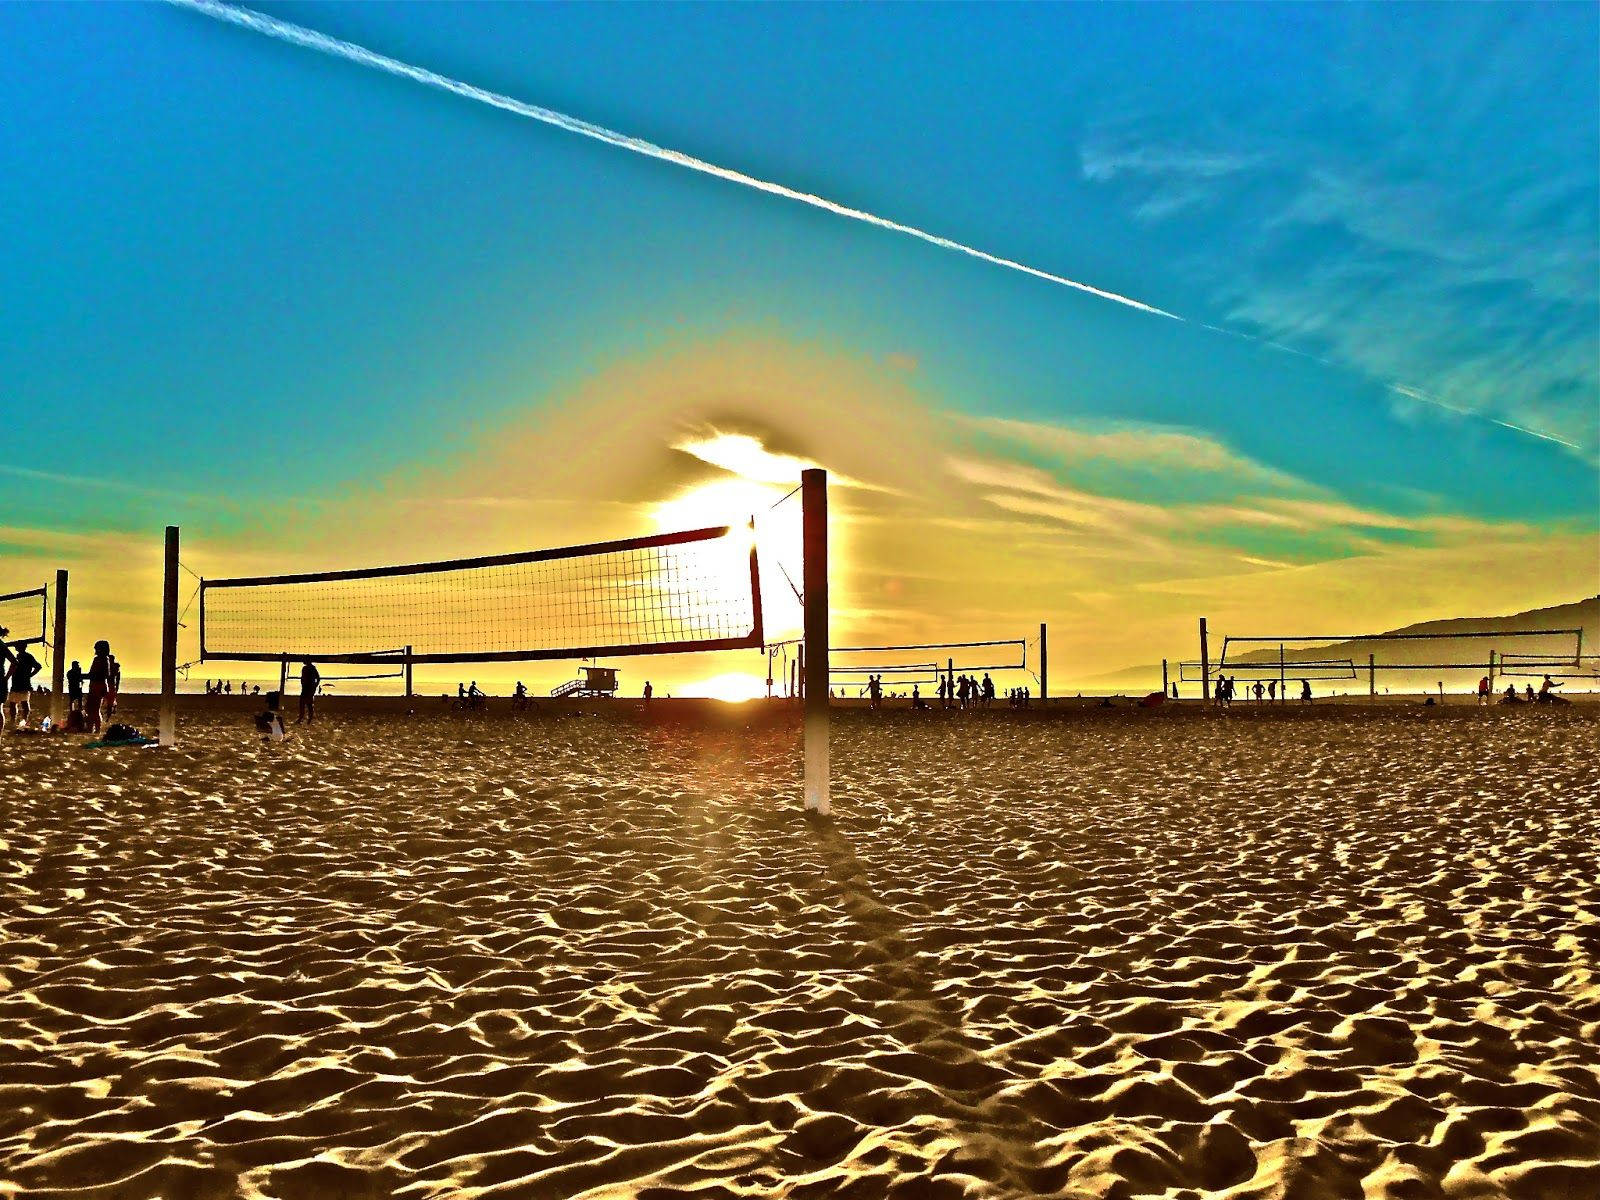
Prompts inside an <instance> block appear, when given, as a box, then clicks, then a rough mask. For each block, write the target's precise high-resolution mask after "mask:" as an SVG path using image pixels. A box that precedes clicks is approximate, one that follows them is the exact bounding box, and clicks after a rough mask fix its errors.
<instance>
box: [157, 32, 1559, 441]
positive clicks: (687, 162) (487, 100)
mask: <svg viewBox="0 0 1600 1200" xmlns="http://www.w3.org/2000/svg"><path fill="white" fill-rule="evenodd" d="M166 2H167V3H168V4H171V5H174V6H175V7H177V8H185V9H190V10H192V11H194V12H198V13H202V14H204V15H205V16H208V17H211V18H213V19H214V20H217V21H223V22H225V23H227V24H230V25H238V26H240V27H241V28H244V29H249V30H253V31H254V32H256V33H261V34H265V35H266V36H267V37H271V38H277V39H278V40H279V41H282V42H288V43H289V44H291V45H295V46H303V47H305V48H306V49H308V50H316V51H318V52H320V53H322V54H328V55H332V56H333V57H334V58H342V59H345V60H346V61H348V62H353V63H356V64H358V65H359V66H363V67H371V68H373V69H374V70H378V71H383V72H384V73H386V74H389V75H396V76H399V77H400V78H401V79H409V80H411V81H412V82H414V83H420V84H424V85H425V86H427V87H432V88H438V89H439V90H441V91H445V92H450V93H452V94H453V95H457V96H461V97H463V98H464V99H467V100H475V101H477V102H478V103H480V104H487V105H490V106H491V107H493V108H498V109H503V110H504V111H506V112H509V113H515V114H516V115H517V116H519V117H527V118H528V119H529V120H533V121H540V122H542V123H544V124H546V125H553V126H555V127H556V128H557V129H564V130H566V131H567V132H568V133H576V134H579V135H580V136H582V137H586V138H593V139H594V140H595V141H597V142H604V143H605V144H606V145H608V146H615V147H617V148H618V149H619V150H627V151H630V152H632V153H634V154H642V155H644V156H645V157H646V158H654V159H659V160H660V161H661V162H666V163H671V164H673V165H674V166H678V167H686V168H688V169H689V170H691V171H698V172H700V173H701V174H703V175H710V176H712V177H714V178H716V179H723V180H726V181H727V182H729V183H737V184H740V185H741V186H743V187H748V188H754V189H755V190H756V191H758V192H766V193H767V194H768V195H771V196H781V197H782V198H783V199H785V200H794V201H797V202H798V203H800V204H807V205H810V206H811V207H812V208H820V209H821V210H822V211H823V212H829V213H833V214H834V215H835V216H839V217H847V218H849V219H850V220H852V221H860V222H862V223H863V224H866V225H873V226H876V227H877V228H879V229H887V230H889V232H891V233H901V234H905V235H906V236H907V237H913V238H916V239H917V240H918V241H922V242H926V243H928V244H929V245H930V246H938V247H939V248H940V249H942V250H953V251H955V252H956V253H957V254H965V255H967V256H968V257H969V258H976V259H978V260H980V261H981V262H986V263H990V264H992V265H993V266H997V267H1005V268H1006V269H1007V270H1010V271H1020V272H1021V273H1022V274H1024V275H1031V276H1033V277H1034V278H1035V279H1042V280H1044V281H1045V282H1046V283H1054V284H1057V285H1059V286H1061V287H1065V288H1071V289H1072V290H1073V291H1077V292H1085V293H1087V294H1088V295H1091V296H1098V297H1099V298H1100V299H1102V300H1109V301H1111V302H1112V303H1113V304H1121V305H1125V306H1126V307H1128V308H1133V309H1137V310H1138V311H1139V312H1143V313H1149V314H1151V315H1152V316H1157V317H1166V318H1167V319H1168V320H1171V321H1177V322H1178V323H1180V324H1183V325H1196V324H1198V327H1199V328H1201V329H1205V330H1209V331H1211V332H1214V333H1222V334H1227V335H1228V336H1229V337H1235V338H1239V339H1241V340H1243V341H1247V342H1258V343H1260V342H1264V341H1265V339H1262V338H1259V337H1254V336H1252V335H1250V334H1244V333H1239V332H1237V331H1236V330H1232V329H1225V328H1223V327H1221V326H1219V325H1209V324H1205V323H1204V322H1199V323H1197V322H1193V321H1191V320H1189V318H1187V317H1182V316H1179V315H1178V314H1177V313H1173V312H1168V311H1167V310H1166V309H1164V308H1157V307H1156V306H1155V305H1153V304H1146V303H1144V301H1142V300H1135V299H1133V298H1132V297H1131V296H1123V295H1120V294H1118V293H1117V292H1108V291H1106V290H1105V289H1103V288H1097V287H1094V286H1093V285H1092V284H1087V283H1080V282H1079V281H1078V280H1076V279H1068V278H1067V277H1066V276H1064V275H1056V274H1054V273H1052V272H1050V271H1043V270H1040V269H1039V268H1038V267H1030V266H1028V264H1027V263H1021V262H1017V261H1016V260H1015V259H1011V258H1003V257H1001V256H1000V255H998V254H990V253H989V252H988V251H986V250H979V249H978V248H977V247H975V246H968V245H966V244H964V243H962V242H957V241H952V240H951V239H949V238H946V237H940V236H939V235H938V234H936V233H929V232H928V231H927V230H925V229H918V228H917V227H916V226H914V225H905V224H902V223H901V222H899V221H891V220H890V219H889V218H888V217H880V216H877V215H875V214H873V213H869V212H866V211H864V210H862V209H859V208H851V207H850V206H849V205H847V204H839V203H837V202H836V201H833V200H829V199H827V198H826V197H823V196H815V195H812V194H811V193H810V192H802V191H798V190H796V189H795V188H791V187H786V186H784V185H783V184H781V183H774V182H772V181H771V180H767V179H757V178H756V177H755V176H754V175H746V174H745V173H744V172H743V171H736V170H734V169H733V168H731V167H719V166H717V165H716V164H715V163H709V162H706V161H705V160H704V159H701V158H695V157H694V156H693V155H692V154H684V153H683V152H682V151H679V150H669V149H668V148H667V147H665V146H658V145H656V144H655V143H654V142H648V141H645V140H644V139H643V138H636V137H631V136H629V135H628V134H625V133H618V132H617V131H616V130H614V129H607V128H606V127H605V126H604V125H596V124H594V123H593V122H592V121H585V120H583V119H582V118H579V117H571V116H568V115H567V114H566V113H561V112H557V111H555V110H554V109H550V108H541V107H540V106H539V105H537V104H528V103H526V102H524V101H522V100H518V99H516V98H514V97H512V96H506V95H503V94H501V93H499V92H491V91H489V90H488V89H486V88H480V87H474V86H473V85H472V84H470V83H463V82H462V81H460V80H459V79H451V78H450V77H449V76H447V75H440V74H439V73H438V72H436V71H430V70H428V69H427V68H425V67H416V66H412V65H411V64H410V63H404V62H401V61H400V60H399V59H395V58H389V57H388V56H387V55H383V54H379V53H378V52H377V51H375V50H368V49H367V48H366V47H365V46H358V45H356V44H355V43H354V42H346V41H343V40H341V39H340V38H336V37H330V36H329V35H328V34H325V33H319V32H318V31H317V30H315V29H307V28H305V27H304V26H302V25H295V24H293V23H291V22H289V21H280V20H279V19H278V18H276V17H269V16H267V15H265V14H264V13H258V12H253V11H251V10H250V9H248V8H237V7H235V6H234V5H231V4H224V3H222V2H221V0H166ZM1265 344H1266V345H1269V346H1271V347H1273V348H1274V349H1278V350H1283V351H1285V352H1287V353H1289V354H1295V355H1298V356H1300V357H1302V358H1308V359H1311V360H1312V361H1314V362H1319V363H1324V364H1326V365H1328V366H1330V367H1334V368H1335V369H1342V368H1340V367H1339V365H1338V364H1335V363H1329V362H1328V360H1326V359H1323V358H1320V357H1318V356H1317V355H1314V354H1309V353H1307V352H1305V351H1303V350H1296V349H1294V348H1293V347H1291V346H1284V345H1281V344H1279V343H1276V342H1265ZM1387 386H1389V387H1390V388H1391V389H1392V390H1394V391H1395V392H1397V393H1399V394H1401V395H1404V396H1407V397H1409V398H1410V399H1413V400H1418V401H1421V402H1422V403H1424V404H1431V405H1434V406H1435V407H1437V408H1441V409H1444V410H1446V411H1448V412H1454V413H1460V414H1463V415H1468V416H1475V417H1477V418H1479V419H1480V420H1486V421H1490V422H1492V423H1493V424H1495V425H1500V426H1502V427H1504V428H1506V429H1512V430H1515V431H1517V432H1518V433H1525V434H1528V435H1529V436H1531V437H1536V438H1540V439H1543V440H1544V441H1547V442H1555V443H1558V444H1559V445H1562V446H1568V447H1571V448H1572V449H1578V447H1577V446H1574V445H1573V443H1571V442H1569V441H1567V440H1566V439H1565V438H1559V437H1556V436H1554V435H1553V434H1548V433H1541V432H1539V431H1538V430H1536V429H1529V428H1527V427H1525V426H1522V425H1514V424H1512V423H1511V422H1509V421H1503V420H1500V419H1499V418H1497V417H1493V416H1490V415H1488V414H1487V413H1481V412H1468V411H1467V410H1464V409H1460V408H1457V407H1456V406H1455V405H1453V404H1448V403H1446V402H1444V401H1442V400H1439V399H1437V398H1435V397H1433V396H1429V395H1427V394H1425V393H1423V392H1421V391H1420V390H1418V389H1416V388H1413V387H1409V386H1407V385H1405V384H1402V383H1398V382H1390V383H1389V384H1388V385H1387Z"/></svg>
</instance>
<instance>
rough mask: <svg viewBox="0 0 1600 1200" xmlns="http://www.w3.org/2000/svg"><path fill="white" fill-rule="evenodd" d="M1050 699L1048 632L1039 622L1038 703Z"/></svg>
mask: <svg viewBox="0 0 1600 1200" xmlns="http://www.w3.org/2000/svg"><path fill="white" fill-rule="evenodd" d="M1048 699H1050V631H1049V630H1048V629H1047V628H1045V623H1044V622H1043V621H1040V622H1039V702H1040V703H1041V704H1042V703H1044V702H1045V701H1046V700H1048Z"/></svg>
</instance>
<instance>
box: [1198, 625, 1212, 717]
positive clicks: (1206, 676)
mask: <svg viewBox="0 0 1600 1200" xmlns="http://www.w3.org/2000/svg"><path fill="white" fill-rule="evenodd" d="M1200 699H1201V700H1202V701H1210V699H1211V647H1210V646H1209V645H1208V644H1207V642H1206V619H1205V618H1204V617H1201V618H1200Z"/></svg>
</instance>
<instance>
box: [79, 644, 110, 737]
mask: <svg viewBox="0 0 1600 1200" xmlns="http://www.w3.org/2000/svg"><path fill="white" fill-rule="evenodd" d="M110 679H111V643H110V642H108V641H105V640H103V639H102V640H101V641H98V642H96V643H95V644H94V657H93V658H92V659H90V660H89V699H88V702H87V704H86V705H85V708H84V713H83V728H84V732H86V733H99V732H100V720H101V717H102V716H103V715H104V712H105V706H106V692H107V690H108V689H109V687H110Z"/></svg>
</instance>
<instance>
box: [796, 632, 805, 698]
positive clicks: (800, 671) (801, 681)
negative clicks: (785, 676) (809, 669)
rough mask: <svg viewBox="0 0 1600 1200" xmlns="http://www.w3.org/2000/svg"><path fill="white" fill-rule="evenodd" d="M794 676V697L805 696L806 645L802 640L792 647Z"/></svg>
mask: <svg viewBox="0 0 1600 1200" xmlns="http://www.w3.org/2000/svg"><path fill="white" fill-rule="evenodd" d="M794 677H795V680H796V686H795V689H794V694H795V697H796V699H799V700H804V699H805V698H806V646H805V643H804V642H801V643H800V645H798V646H796V647H795V649H794Z"/></svg>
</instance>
